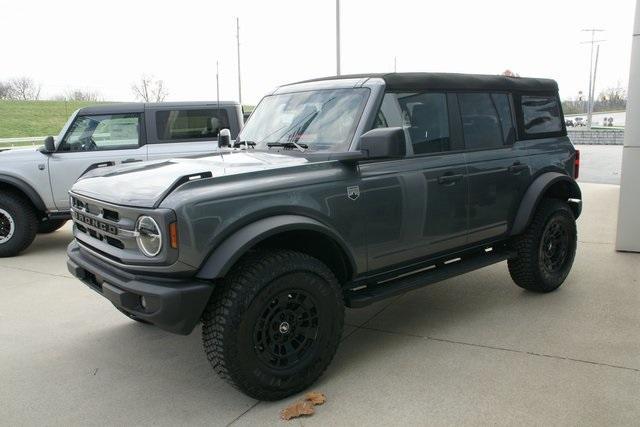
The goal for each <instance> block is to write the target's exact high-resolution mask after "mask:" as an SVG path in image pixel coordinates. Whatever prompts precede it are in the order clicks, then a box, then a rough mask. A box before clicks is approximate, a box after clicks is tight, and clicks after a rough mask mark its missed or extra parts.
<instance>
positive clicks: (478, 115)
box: [458, 93, 504, 150]
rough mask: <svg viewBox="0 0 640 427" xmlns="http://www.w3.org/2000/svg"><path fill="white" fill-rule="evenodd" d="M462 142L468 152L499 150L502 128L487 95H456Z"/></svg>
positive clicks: (490, 99)
mask: <svg viewBox="0 0 640 427" xmlns="http://www.w3.org/2000/svg"><path fill="white" fill-rule="evenodd" d="M458 100H459V103H460V115H461V118H462V127H463V132H464V142H465V146H466V148H467V149H468V150H481V149H491V148H501V147H503V145H504V140H503V127H502V125H501V123H500V116H499V115H498V111H497V109H496V106H495V105H494V101H493V99H492V97H491V95H489V94H488V93H465V94H461V95H458Z"/></svg>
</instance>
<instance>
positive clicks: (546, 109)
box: [521, 95, 562, 134]
mask: <svg viewBox="0 0 640 427" xmlns="http://www.w3.org/2000/svg"><path fill="white" fill-rule="evenodd" d="M521 102H522V117H523V121H524V131H525V133H528V134H536V133H548V132H560V131H561V130H562V121H561V120H560V107H559V105H558V98H557V97H555V96H528V95H523V96H522V101H521Z"/></svg>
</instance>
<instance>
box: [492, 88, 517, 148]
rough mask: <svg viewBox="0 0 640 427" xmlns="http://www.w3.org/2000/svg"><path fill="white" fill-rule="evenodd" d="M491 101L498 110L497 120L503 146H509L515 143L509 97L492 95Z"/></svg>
mask: <svg viewBox="0 0 640 427" xmlns="http://www.w3.org/2000/svg"><path fill="white" fill-rule="evenodd" d="M491 99H493V103H494V105H495V107H496V110H498V118H499V119H500V125H501V126H502V137H503V139H504V144H505V145H511V144H513V143H514V142H515V141H516V130H515V127H514V126H513V120H512V116H511V106H510V105H509V96H508V95H507V94H504V93H493V94H491Z"/></svg>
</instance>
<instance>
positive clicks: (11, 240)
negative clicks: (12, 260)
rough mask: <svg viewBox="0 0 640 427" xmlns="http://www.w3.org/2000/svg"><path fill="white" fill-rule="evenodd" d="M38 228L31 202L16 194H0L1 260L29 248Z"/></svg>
mask: <svg viewBox="0 0 640 427" xmlns="http://www.w3.org/2000/svg"><path fill="white" fill-rule="evenodd" d="M37 228H38V219H37V217H36V212H35V210H34V209H33V206H31V203H29V201H27V200H26V199H25V198H23V197H21V196H19V195H17V194H14V193H0V258H4V257H11V256H14V255H17V254H19V253H20V252H22V251H23V250H25V249H26V248H27V247H29V245H30V244H31V243H32V242H33V239H35V237H36V230H37Z"/></svg>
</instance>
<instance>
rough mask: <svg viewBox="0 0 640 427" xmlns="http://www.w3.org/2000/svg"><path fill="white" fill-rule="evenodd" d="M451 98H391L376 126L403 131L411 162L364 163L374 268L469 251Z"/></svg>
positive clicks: (463, 181) (437, 95)
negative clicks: (462, 248)
mask: <svg viewBox="0 0 640 427" xmlns="http://www.w3.org/2000/svg"><path fill="white" fill-rule="evenodd" d="M448 104H449V102H448V97H447V95H446V94H445V93H439V92H429V93H388V94H386V95H385V99H384V101H383V104H382V107H381V109H380V114H379V115H378V119H377V122H376V126H377V127H386V126H404V127H405V129H406V136H407V140H408V142H409V143H408V145H407V153H408V154H407V157H406V158H404V159H390V160H383V161H372V162H369V163H362V164H361V165H360V172H361V174H362V183H363V184H362V187H363V190H364V191H363V193H364V195H363V200H362V203H363V205H364V208H363V212H365V214H366V215H367V243H368V254H369V257H368V259H369V269H370V270H378V269H383V268H388V267H389V266H394V265H398V266H399V267H400V266H401V264H407V263H410V262H412V261H416V260H419V259H421V258H426V257H428V256H430V255H434V254H436V253H438V252H442V251H446V250H450V249H452V248H456V247H460V246H463V245H464V244H465V242H466V228H467V205H466V200H467V185H468V182H467V172H466V165H465V157H464V153H463V152H462V151H461V150H460V149H461V148H462V147H461V142H460V139H459V138H458V137H457V136H458V132H456V131H455V129H452V128H451V117H450V111H449V109H448V107H447V106H448Z"/></svg>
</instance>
